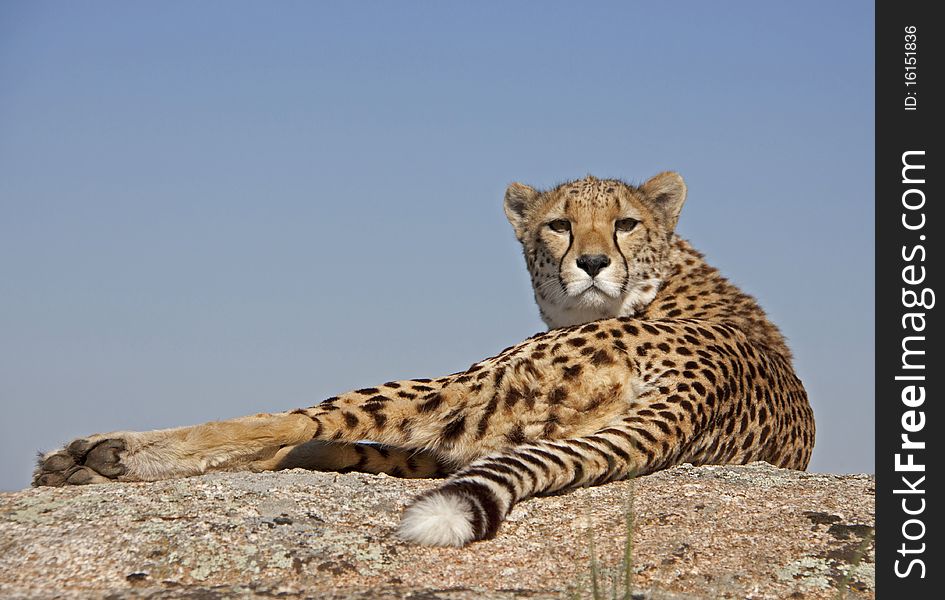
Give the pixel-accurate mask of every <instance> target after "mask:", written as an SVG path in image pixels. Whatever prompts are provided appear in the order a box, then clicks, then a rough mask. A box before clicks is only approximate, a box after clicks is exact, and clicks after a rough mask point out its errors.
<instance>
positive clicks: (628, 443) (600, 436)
mask: <svg viewBox="0 0 945 600" xmlns="http://www.w3.org/2000/svg"><path fill="white" fill-rule="evenodd" d="M648 458H650V457H649V456H646V455H643V454H641V453H639V452H638V451H637V450H634V443H633V437H632V433H631V429H630V428H629V427H627V426H626V425H622V426H614V427H609V428H607V429H604V430H601V431H599V432H598V433H596V434H594V435H591V436H587V437H579V438H571V439H565V440H559V441H555V442H539V443H534V444H524V445H521V446H516V447H515V448H513V449H512V450H509V451H507V452H503V453H501V454H495V455H491V456H485V457H483V458H480V459H477V460H476V461H474V462H472V463H470V464H469V465H468V466H466V467H464V468H462V469H460V470H459V471H457V472H456V473H455V474H454V475H452V476H451V477H450V478H449V479H448V480H447V482H446V483H445V484H444V485H443V486H441V487H439V488H437V489H435V490H431V491H429V492H426V493H424V494H422V495H420V496H418V497H417V498H416V499H415V500H414V501H413V503H411V504H410V506H408V507H407V509H406V511H405V512H404V516H403V519H402V520H401V524H400V530H399V532H398V534H399V535H400V537H402V538H403V539H405V540H408V541H411V542H414V543H417V544H422V545H426V546H464V545H466V544H468V543H469V542H473V541H477V540H487V539H490V538H493V537H495V534H496V532H498V530H499V525H501V523H502V521H504V520H505V517H506V516H507V515H508V514H509V512H510V511H511V510H512V507H513V506H515V503H516V502H520V501H522V500H524V499H526V498H529V497H531V496H537V495H543V494H552V493H556V492H561V491H565V490H568V489H572V488H576V487H585V486H590V485H599V484H602V483H606V482H608V481H617V480H620V479H625V478H627V477H629V476H630V475H632V474H636V473H640V472H642V471H643V470H645V469H644V468H643V467H644V464H645V463H648V462H650V461H648V460H647V459H648Z"/></svg>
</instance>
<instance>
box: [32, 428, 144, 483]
mask: <svg viewBox="0 0 945 600" xmlns="http://www.w3.org/2000/svg"><path fill="white" fill-rule="evenodd" d="M124 450H125V442H124V440H122V439H119V438H108V437H105V436H101V437H99V436H94V437H92V438H90V439H78V440H75V441H74V442H72V443H71V444H69V445H68V446H66V447H65V448H62V449H60V450H56V451H53V452H48V453H46V454H43V455H41V456H40V457H39V462H38V464H37V466H36V470H35V471H34V472H33V485H34V486H53V487H59V486H63V485H85V484H88V483H106V482H109V481H116V480H117V479H118V478H119V477H120V476H122V475H124V474H125V473H126V472H127V470H128V469H127V468H126V467H125V465H124V464H122V461H121V453H122V452H123V451H124Z"/></svg>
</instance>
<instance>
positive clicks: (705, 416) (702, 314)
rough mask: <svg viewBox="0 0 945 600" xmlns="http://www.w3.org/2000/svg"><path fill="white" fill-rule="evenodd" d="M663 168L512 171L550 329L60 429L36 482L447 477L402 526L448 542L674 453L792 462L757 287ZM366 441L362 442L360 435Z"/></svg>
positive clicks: (695, 459) (671, 460)
mask: <svg viewBox="0 0 945 600" xmlns="http://www.w3.org/2000/svg"><path fill="white" fill-rule="evenodd" d="M686 193H687V189H686V185H685V183H684V181H683V179H682V177H680V176H679V175H678V174H676V173H672V172H667V173H661V174H659V175H657V176H655V177H653V178H652V179H650V180H649V181H647V182H646V183H644V184H643V185H640V186H636V185H631V184H629V183H625V182H622V181H619V180H612V179H597V178H594V177H592V176H588V177H586V178H583V179H579V180H575V181H571V182H567V183H564V184H561V185H559V186H557V187H555V188H553V189H550V190H547V191H538V190H535V189H533V188H531V187H528V186H526V185H522V184H518V183H513V184H512V185H510V186H509V187H508V189H507V191H506V195H505V212H506V215H507V217H508V219H509V221H510V223H511V224H512V228H513V229H514V231H515V235H516V237H517V238H518V240H519V241H520V242H521V246H522V250H523V252H524V255H525V261H526V264H527V266H528V270H529V272H530V274H531V279H532V283H533V288H534V294H535V300H536V302H537V304H538V307H539V310H540V311H541V316H542V318H543V319H544V321H545V322H546V323H547V325H548V327H549V330H548V331H547V332H543V333H539V334H536V335H534V336H532V337H530V338H528V339H527V340H525V341H523V342H521V343H520V344H518V345H516V346H512V347H509V348H506V349H505V350H503V351H501V352H499V353H498V354H496V355H495V356H493V357H491V358H487V359H485V360H483V361H481V362H477V363H475V364H473V365H472V366H471V367H469V368H468V369H466V370H463V371H460V372H457V373H453V374H452V375H447V376H445V377H439V378H437V379H410V380H403V381H390V382H387V383H383V384H378V385H376V386H372V387H366V388H362V389H358V390H355V391H351V392H348V393H345V394H341V395H339V396H334V397H331V398H328V399H326V400H324V401H322V402H321V403H319V404H316V405H314V406H311V407H308V408H302V409H297V410H293V411H289V412H282V413H271V414H257V415H253V416H248V417H242V418H237V419H232V420H226V421H218V422H211V423H206V424H203V425H197V426H193V427H181V428H176V429H166V430H158V431H147V432H116V433H106V434H98V435H92V436H89V437H86V438H80V439H78V440H75V441H73V442H72V443H70V444H68V445H67V446H65V447H64V448H62V449H59V450H56V451H53V452H49V453H46V454H44V455H42V456H41V457H40V459H39V464H38V466H37V468H36V471H35V473H34V479H33V484H34V485H47V486H60V485H78V484H86V483H103V482H109V481H154V480H160V479H168V478H177V477H186V476H192V475H198V474H202V473H207V472H210V471H239V470H248V471H260V470H278V469H285V468H293V467H304V468H309V469H320V470H334V471H341V472H344V471H361V472H369V473H387V474H390V475H394V476H399V477H445V478H446V479H445V481H444V482H443V484H442V485H441V486H439V487H438V488H435V489H433V490H431V491H429V492H426V493H424V494H422V495H420V496H418V497H417V498H415V499H414V500H413V501H412V502H411V503H410V504H408V506H407V508H406V509H405V511H404V514H403V517H402V521H401V525H400V528H399V532H398V533H399V535H400V536H401V537H402V538H404V539H406V540H408V541H412V542H415V543H419V544H425V545H442V546H463V545H466V544H468V543H470V542H473V541H477V540H485V539H489V538H492V537H494V536H495V535H496V534H497V531H498V529H499V526H500V524H501V523H502V521H503V519H504V518H505V517H506V516H507V515H508V514H509V511H510V510H511V509H512V507H513V506H514V505H515V504H516V503H517V502H521V501H522V500H525V499H527V498H530V497H533V496H541V495H547V494H557V493H561V492H565V491H567V490H571V489H574V488H578V487H583V486H592V485H600V484H603V483H606V482H609V481H615V480H621V479H625V478H628V477H635V476H641V475H645V474H647V473H651V472H653V471H657V470H659V469H664V468H666V467H669V466H671V465H676V464H680V463H684V462H689V463H693V464H696V465H704V464H741V463H747V462H750V461H759V460H762V461H767V462H769V463H771V464H773V465H776V466H779V467H786V468H791V469H805V468H806V467H807V464H808V461H809V459H810V454H811V450H812V447H813V445H814V418H813V413H812V411H811V408H810V405H809V403H808V400H807V395H806V393H805V391H804V387H803V385H802V384H801V381H800V380H799V379H798V377H797V376H796V375H795V373H794V369H793V367H792V356H791V352H790V351H789V350H788V347H787V344H786V343H785V339H784V337H783V336H782V335H781V333H780V332H779V330H778V329H777V327H775V326H774V325H773V324H772V323H771V322H770V321H769V320H768V318H767V317H766V315H765V313H764V312H763V311H762V309H761V307H760V306H759V305H758V303H757V302H756V301H755V299H754V298H752V297H751V296H748V295H747V294H745V293H743V292H741V291H740V290H739V289H738V288H736V287H735V286H734V285H733V284H732V283H730V282H729V281H727V280H726V279H725V278H723V277H722V275H720V273H719V272H718V271H717V270H716V269H715V268H713V267H711V266H709V265H708V264H707V263H706V262H705V260H704V258H703V255H702V254H700V253H699V252H697V251H696V250H694V249H693V248H692V246H690V244H689V243H688V242H687V241H685V240H683V239H681V238H680V237H679V236H678V235H677V234H676V233H675V228H676V223H677V220H678V218H679V213H680V210H681V209H682V206H683V203H684V202H685V199H686ZM367 440H369V441H370V442H367Z"/></svg>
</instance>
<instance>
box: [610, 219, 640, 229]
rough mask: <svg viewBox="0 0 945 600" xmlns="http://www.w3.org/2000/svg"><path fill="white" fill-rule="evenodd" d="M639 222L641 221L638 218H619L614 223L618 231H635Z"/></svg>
mask: <svg viewBox="0 0 945 600" xmlns="http://www.w3.org/2000/svg"><path fill="white" fill-rule="evenodd" d="M637 223H639V221H637V220H636V219H629V218H628V219H617V222H616V223H614V227H616V229H617V231H633V228H634V227H636V226H637Z"/></svg>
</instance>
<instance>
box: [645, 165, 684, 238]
mask: <svg viewBox="0 0 945 600" xmlns="http://www.w3.org/2000/svg"><path fill="white" fill-rule="evenodd" d="M642 189H643V194H644V195H645V196H646V203H647V204H648V205H650V206H651V207H652V208H654V209H655V210H656V211H657V212H658V213H660V214H662V215H663V217H664V219H665V222H666V224H667V225H668V226H669V229H670V231H672V230H673V229H675V228H676V221H678V220H679V211H681V210H682V207H683V203H685V202H686V182H685V181H683V178H682V176H681V175H680V174H679V173H676V172H674V171H666V172H664V173H660V174H659V175H657V176H655V177H653V178H652V179H650V180H649V181H647V182H646V183H644V184H643V188H642Z"/></svg>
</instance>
